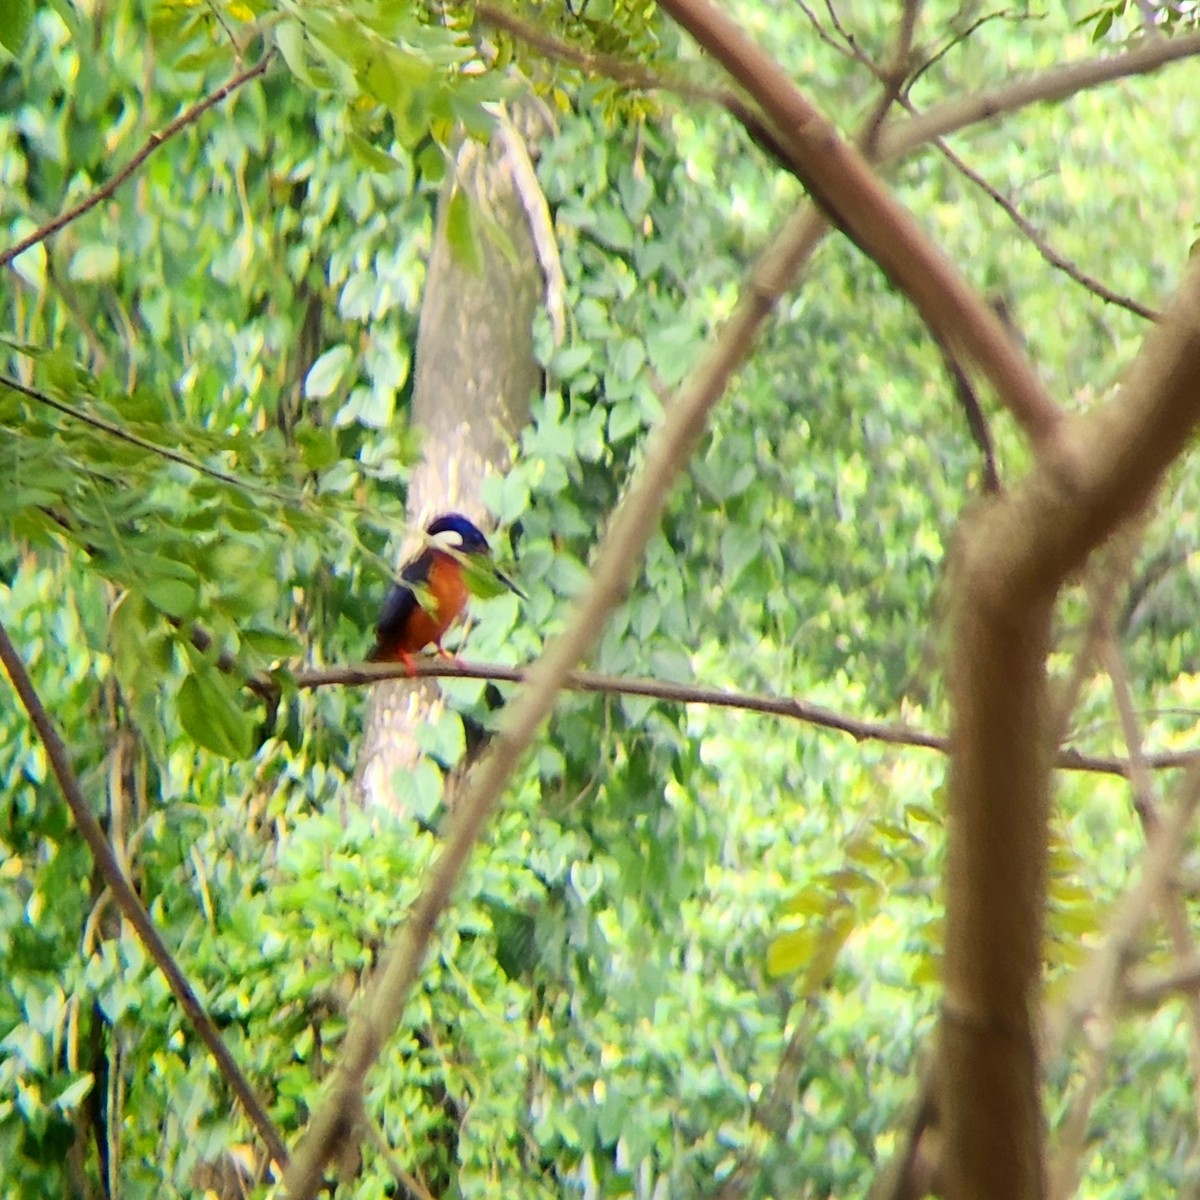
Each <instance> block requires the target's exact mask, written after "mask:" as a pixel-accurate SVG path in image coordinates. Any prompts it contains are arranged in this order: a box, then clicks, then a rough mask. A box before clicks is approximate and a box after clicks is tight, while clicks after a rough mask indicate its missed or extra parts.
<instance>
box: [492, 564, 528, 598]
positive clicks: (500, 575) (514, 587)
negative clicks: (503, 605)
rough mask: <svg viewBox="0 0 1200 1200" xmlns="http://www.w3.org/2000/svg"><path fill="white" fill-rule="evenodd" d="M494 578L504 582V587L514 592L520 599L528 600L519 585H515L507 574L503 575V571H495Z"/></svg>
mask: <svg viewBox="0 0 1200 1200" xmlns="http://www.w3.org/2000/svg"><path fill="white" fill-rule="evenodd" d="M496 578H497V579H498V580H500V582H501V583H502V584H504V586H505V587H506V588H508V590H509V591H510V592H515V593H516V594H517V595H518V596H520V597H521V599H522V600H525V601H528V599H529V597H528V596H527V595H525V593H524V592H523V591H521V589H520V588H519V587H517V585H516V584H515V583H513V581H512V580H511V579H509V577H508V576H507V575H505V573H504V572H503V571H497V572H496Z"/></svg>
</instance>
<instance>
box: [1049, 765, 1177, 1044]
mask: <svg viewBox="0 0 1200 1200" xmlns="http://www.w3.org/2000/svg"><path fill="white" fill-rule="evenodd" d="M1177 792H1178V793H1179V794H1178V798H1177V800H1176V801H1175V803H1174V806H1173V808H1172V810H1171V812H1170V814H1169V816H1167V818H1166V819H1165V820H1164V821H1163V822H1162V824H1161V825H1160V826H1159V827H1158V828H1157V829H1156V830H1155V831H1154V834H1153V835H1152V837H1151V838H1150V840H1149V842H1148V844H1147V846H1146V850H1145V852H1144V853H1143V855H1142V863H1141V871H1140V874H1139V877H1138V880H1137V882H1136V883H1135V884H1134V885H1133V886H1132V887H1131V888H1130V889H1129V890H1128V891H1127V892H1126V893H1125V895H1124V896H1123V897H1122V898H1121V900H1120V902H1119V903H1118V904H1117V906H1116V909H1115V911H1114V913H1113V916H1112V918H1111V919H1110V921H1109V923H1108V931H1107V934H1106V936H1105V939H1104V942H1103V944H1102V945H1100V946H1099V947H1097V948H1096V950H1095V951H1094V952H1093V954H1092V956H1091V958H1090V959H1089V961H1088V963H1087V965H1086V966H1085V967H1084V968H1083V969H1082V970H1081V971H1080V972H1079V974H1078V975H1077V976H1076V978H1075V981H1074V983H1073V985H1072V987H1071V992H1070V995H1069V996H1068V997H1067V1000H1066V1002H1065V1003H1064V1004H1063V1005H1062V1006H1061V1007H1060V1008H1059V1009H1058V1011H1057V1012H1056V1013H1055V1014H1054V1015H1053V1016H1052V1017H1051V1019H1050V1020H1049V1021H1047V1032H1046V1038H1045V1054H1044V1060H1045V1061H1046V1062H1051V1061H1053V1060H1054V1059H1056V1058H1057V1057H1058V1056H1059V1055H1060V1054H1061V1053H1062V1052H1063V1048H1064V1047H1065V1045H1066V1043H1067V1040H1068V1038H1069V1037H1070V1036H1071V1035H1072V1034H1073V1033H1074V1031H1075V1030H1076V1029H1077V1028H1079V1026H1080V1025H1081V1024H1082V1023H1083V1021H1084V1020H1085V1019H1086V1018H1087V1016H1088V1014H1089V1013H1090V1012H1092V1011H1093V1010H1094V1009H1095V1008H1096V1007H1097V1006H1098V1005H1099V1004H1101V1003H1103V1002H1104V999H1105V997H1111V996H1113V995H1115V994H1116V993H1117V991H1118V989H1119V988H1120V986H1121V980H1122V977H1123V975H1124V972H1125V969H1126V967H1127V966H1128V965H1129V964H1130V962H1131V961H1132V960H1133V958H1134V955H1135V953H1136V950H1137V947H1138V944H1139V942H1140V940H1141V937H1142V933H1143V931H1144V930H1145V928H1146V925H1147V923H1148V922H1149V920H1150V915H1151V913H1153V911H1154V909H1155V908H1156V907H1157V906H1158V904H1159V903H1160V900H1161V897H1162V896H1163V894H1164V893H1165V891H1166V890H1167V888H1168V887H1169V886H1170V880H1171V876H1172V874H1173V873H1174V871H1175V869H1176V867H1177V866H1178V864H1179V858H1180V855H1181V854H1182V853H1183V849H1184V845H1185V843H1186V841H1187V835H1188V833H1189V831H1190V830H1191V827H1192V822H1193V820H1194V818H1195V815H1196V810H1197V807H1200V766H1194V767H1193V768H1192V769H1191V770H1190V771H1188V773H1187V776H1186V777H1185V778H1184V779H1183V780H1182V781H1181V784H1180V787H1179V788H1178V789H1177Z"/></svg>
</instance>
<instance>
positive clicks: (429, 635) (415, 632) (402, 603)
mask: <svg viewBox="0 0 1200 1200" xmlns="http://www.w3.org/2000/svg"><path fill="white" fill-rule="evenodd" d="M425 538H426V546H425V548H424V549H423V550H421V551H420V552H419V553H418V554H417V555H416V556H415V557H413V558H411V559H409V561H408V562H407V563H405V564H404V566H403V567H402V568H401V570H400V578H399V579H398V580H397V581H396V582H395V583H393V584H392V587H391V590H390V591H389V592H388V595H387V599H386V600H385V601H384V604H383V611H382V612H381V613H380V614H379V621H378V622H377V624H376V626H375V645H374V646H373V647H372V649H371V653H370V654H369V655H367V661H368V662H402V663H404V665H405V666H406V667H408V668H409V669H410V670H411V669H412V666H413V657H412V656H413V655H414V654H416V653H417V652H418V651H419V650H423V649H424V648H425V647H426V646H428V645H430V644H432V645H433V646H434V647H435V648H436V649H437V652H438V653H439V654H441V655H444V656H445V657H447V658H449V657H450V654H449V652H448V651H447V650H446V649H445V648H444V647H443V646H442V638H443V637H445V636H446V632H447V630H448V629H449V628H450V627H451V626H452V625H453V624H454V623H455V621H457V620H458V619H459V618H460V617H461V616H462V615H463V613H464V612H465V611H466V607H467V600H468V598H469V596H470V591H469V589H468V587H467V580H466V578H465V577H464V575H465V573H466V572H469V571H470V569H471V568H470V566H469V565H467V564H468V562H469V560H471V559H476V558H483V559H489V560H490V558H491V554H492V548H491V547H490V546H489V545H488V540H487V538H486V537H484V536H483V532H482V530H480V528H479V527H478V526H477V525H476V524H474V522H472V521H470V520H468V519H467V518H466V517H464V516H463V515H462V513H456V512H450V513H443V514H442V515H441V516H440V517H435V518H434V519H433V520H432V521H430V523H429V524H428V525H427V526H426V527H425ZM485 571H486V573H487V574H488V575H493V576H495V578H496V579H498V580H499V581H500V582H501V583H502V584H503V585H504V586H505V587H507V588H509V589H511V590H512V591H513V592H515V593H516V594H517V595H518V596H520V597H522V599H525V598H526V597H525V593H524V592H522V591H521V589H520V588H518V587H517V585H516V584H515V583H513V581H512V580H511V579H509V578H508V577H507V576H506V575H503V574H501V572H500V571H498V570H496V568H495V567H494V566H492V565H491V563H490V561H489V563H488V565H487V567H486V568H485Z"/></svg>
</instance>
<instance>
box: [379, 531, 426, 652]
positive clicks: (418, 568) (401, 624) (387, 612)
mask: <svg viewBox="0 0 1200 1200" xmlns="http://www.w3.org/2000/svg"><path fill="white" fill-rule="evenodd" d="M432 565H433V555H432V554H430V553H428V552H426V553H424V554H419V555H417V557H416V558H414V559H413V560H412V562H410V563H408V564H407V565H406V566H405V567H404V569H403V570H402V571H401V572H400V582H398V583H393V584H392V586H391V588H390V589H389V590H388V594H387V599H386V600H384V602H383V608H382V609H381V610H380V613H379V620H378V621H376V622H375V646H374V648H373V649H372V650H371V653H370V654H369V655H367V661H368V662H377V661H378V660H379V659H380V658H381V657H383V656H385V655H386V654H387V653H388V650H389V647H392V646H394V645H395V644H396V643H397V642H399V641H401V640H402V639H403V637H404V631H405V629H407V627H408V621H409V618H410V617H411V616H412V614H413V611H414V610H415V609H417V608H419V607H420V605H419V603H418V602H417V597H416V593H415V592H414V591H413V590H412V588H410V587H406V586H405V584H406V583H415V584H417V585H418V586H420V585H421V584H424V583H427V582H428V580H429V568H430V567H431V566H432Z"/></svg>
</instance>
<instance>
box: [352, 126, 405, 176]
mask: <svg viewBox="0 0 1200 1200" xmlns="http://www.w3.org/2000/svg"><path fill="white" fill-rule="evenodd" d="M346 145H348V146H349V147H350V152H351V154H353V155H354V157H355V158H357V159H358V161H359V162H360V163H362V164H363V166H364V167H369V168H370V169H371V170H372V171H378V172H379V173H380V174H381V175H391V174H392V173H393V172H395V171H398V170H401V169H402V167H401V164H400V163H399V162H397V161H396V160H395V159H394V158H393V157H392V156H391V155H390V154H387V153H386V152H385V151H383V150H380V149H379V147H378V146H373V145H372V144H371V143H370V142H369V141H367V139H366V138H365V137H363V136H362V134H361V133H354V132H353V131H351V132H350V133H348V134H347V135H346Z"/></svg>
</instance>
